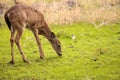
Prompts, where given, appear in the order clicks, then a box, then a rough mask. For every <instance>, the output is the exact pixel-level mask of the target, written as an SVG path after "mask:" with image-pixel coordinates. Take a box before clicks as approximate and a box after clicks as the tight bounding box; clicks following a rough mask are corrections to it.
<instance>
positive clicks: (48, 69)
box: [0, 23, 120, 80]
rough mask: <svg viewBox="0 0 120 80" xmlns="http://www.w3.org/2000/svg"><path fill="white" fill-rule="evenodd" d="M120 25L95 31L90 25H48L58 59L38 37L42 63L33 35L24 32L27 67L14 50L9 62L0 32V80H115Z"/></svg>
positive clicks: (119, 66) (119, 73)
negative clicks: (59, 47) (58, 45)
mask: <svg viewBox="0 0 120 80" xmlns="http://www.w3.org/2000/svg"><path fill="white" fill-rule="evenodd" d="M119 26H120V24H110V25H107V26H104V27H101V28H99V29H96V28H95V27H93V26H92V25H90V24H85V23H75V24H71V25H63V26H60V25H51V29H52V31H53V32H55V33H56V35H57V37H58V38H59V39H60V41H61V43H62V51H63V52H62V53H63V56H62V57H61V58H60V57H58V56H57V54H56V53H55V52H54V50H53V49H52V47H51V45H50V44H49V42H48V41H47V40H46V39H45V37H43V36H40V37H41V42H42V47H43V50H44V53H45V60H40V59H39V53H38V48H37V44H36V42H35V39H34V36H33V34H32V33H31V32H30V31H29V30H25V32H24V34H23V36H22V38H21V45H22V48H23V50H24V52H25V55H26V57H27V58H28V59H29V60H30V61H31V64H26V63H24V62H23V61H22V58H21V55H20V54H19V51H18V49H17V47H16V46H15V49H14V53H15V64H14V65H11V64H8V62H9V61H10V59H11V56H10V45H9V37H10V32H9V30H8V29H7V27H6V26H5V27H2V28H0V80H8V79H9V80H119V79H120V52H119V49H120V27H119Z"/></svg>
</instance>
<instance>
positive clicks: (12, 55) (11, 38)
mask: <svg viewBox="0 0 120 80" xmlns="http://www.w3.org/2000/svg"><path fill="white" fill-rule="evenodd" d="M14 34H15V31H11V37H10V44H11V57H12V58H11V61H10V63H11V64H14V52H13V47H14Z"/></svg>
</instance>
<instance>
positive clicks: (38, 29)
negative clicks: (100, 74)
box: [4, 4, 62, 63]
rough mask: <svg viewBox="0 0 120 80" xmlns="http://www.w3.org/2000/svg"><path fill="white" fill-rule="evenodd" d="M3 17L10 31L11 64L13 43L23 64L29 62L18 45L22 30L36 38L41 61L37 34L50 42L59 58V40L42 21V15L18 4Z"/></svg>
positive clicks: (41, 52) (41, 55)
mask: <svg viewBox="0 0 120 80" xmlns="http://www.w3.org/2000/svg"><path fill="white" fill-rule="evenodd" d="M4 17H5V21H6V23H7V25H8V27H9V29H10V30H11V38H10V43H11V56H12V60H11V63H14V53H13V45H14V41H15V43H16V45H17V47H18V49H19V51H20V53H21V55H22V58H23V60H24V62H27V63H28V62H29V61H27V60H26V58H25V56H24V53H23V51H22V49H21V46H20V43H19V41H20V38H21V35H22V33H23V30H24V28H27V29H29V30H31V31H32V32H33V34H34V36H35V38H36V42H37V44H38V48H39V51H40V58H42V59H43V58H44V53H43V51H42V47H41V43H40V41H39V35H38V34H41V35H43V36H45V37H46V38H47V39H48V40H49V41H50V43H51V44H52V47H53V48H54V50H55V51H56V52H57V54H58V55H59V56H61V55H62V54H61V45H60V42H59V40H58V39H57V38H56V36H55V34H54V33H53V32H51V30H50V28H49V27H48V25H47V23H46V21H45V20H44V17H43V15H42V14H41V13H40V12H38V11H37V10H34V9H33V8H31V7H28V6H25V5H21V4H18V5H15V6H13V7H11V8H10V9H9V10H8V11H7V12H6V13H5V16H4ZM15 32H17V34H16V37H14V36H15Z"/></svg>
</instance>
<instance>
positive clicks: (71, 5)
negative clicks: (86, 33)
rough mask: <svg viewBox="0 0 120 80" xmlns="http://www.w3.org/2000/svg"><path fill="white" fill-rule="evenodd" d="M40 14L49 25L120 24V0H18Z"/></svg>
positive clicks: (97, 25)
mask: <svg viewBox="0 0 120 80" xmlns="http://www.w3.org/2000/svg"><path fill="white" fill-rule="evenodd" d="M18 1H20V2H21V3H23V4H26V5H31V6H32V7H34V8H35V9H37V10H38V11H40V12H42V13H43V15H44V16H45V18H46V20H47V22H48V23H49V24H70V23H74V22H75V23H77V22H87V23H91V24H93V25H94V26H96V27H100V26H103V25H105V24H109V23H120V0H30V1H25V0H18Z"/></svg>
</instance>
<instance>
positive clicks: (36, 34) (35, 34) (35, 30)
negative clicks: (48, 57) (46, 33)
mask: <svg viewBox="0 0 120 80" xmlns="http://www.w3.org/2000/svg"><path fill="white" fill-rule="evenodd" d="M33 33H34V36H35V39H36V42H37V45H38V49H39V52H40V58H41V59H44V53H43V50H42V47H41V43H40V41H39V40H40V39H39V35H38V30H37V29H34V30H33Z"/></svg>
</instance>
